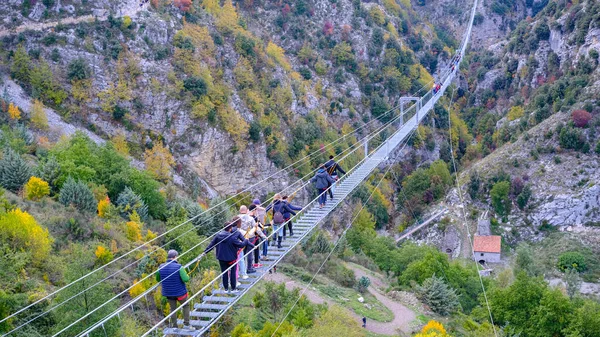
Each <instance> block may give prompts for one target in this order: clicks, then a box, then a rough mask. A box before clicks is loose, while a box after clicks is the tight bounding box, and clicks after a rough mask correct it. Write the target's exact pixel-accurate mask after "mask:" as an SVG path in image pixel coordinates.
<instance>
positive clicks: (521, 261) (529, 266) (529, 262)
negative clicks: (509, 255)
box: [515, 243, 540, 276]
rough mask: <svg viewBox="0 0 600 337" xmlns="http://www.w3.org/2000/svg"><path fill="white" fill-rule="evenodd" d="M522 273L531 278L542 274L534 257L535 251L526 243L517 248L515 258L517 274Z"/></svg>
mask: <svg viewBox="0 0 600 337" xmlns="http://www.w3.org/2000/svg"><path fill="white" fill-rule="evenodd" d="M521 271H523V272H525V273H527V275H529V276H538V275H539V274H540V270H539V268H538V266H537V265H536V262H535V258H534V256H533V250H532V249H531V246H529V245H528V244H526V243H522V244H520V245H519V246H518V247H517V254H516V258H515V272H516V273H519V272H521Z"/></svg>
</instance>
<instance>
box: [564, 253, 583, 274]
mask: <svg viewBox="0 0 600 337" xmlns="http://www.w3.org/2000/svg"><path fill="white" fill-rule="evenodd" d="M557 266H558V269H559V270H560V271H562V272H565V271H567V270H568V269H575V270H577V271H578V272H580V273H582V272H584V271H586V270H587V264H586V261H585V256H583V254H581V253H579V252H564V253H562V254H560V256H559V257H558V264H557Z"/></svg>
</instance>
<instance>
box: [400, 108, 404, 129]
mask: <svg viewBox="0 0 600 337" xmlns="http://www.w3.org/2000/svg"><path fill="white" fill-rule="evenodd" d="M402 125H404V104H400V126H402Z"/></svg>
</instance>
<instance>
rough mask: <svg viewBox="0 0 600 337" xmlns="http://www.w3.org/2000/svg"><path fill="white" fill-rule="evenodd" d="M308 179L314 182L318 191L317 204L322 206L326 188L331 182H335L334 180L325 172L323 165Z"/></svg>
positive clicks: (325, 198)
mask: <svg viewBox="0 0 600 337" xmlns="http://www.w3.org/2000/svg"><path fill="white" fill-rule="evenodd" d="M310 181H311V182H313V183H314V184H315V188H316V189H317V191H319V205H320V207H321V208H323V207H324V206H325V203H326V202H327V189H328V188H329V186H330V185H331V184H333V183H335V180H333V178H332V177H331V176H330V175H329V173H327V171H326V170H325V165H321V166H319V170H318V171H317V173H316V174H315V176H314V177H312V179H311V180H310Z"/></svg>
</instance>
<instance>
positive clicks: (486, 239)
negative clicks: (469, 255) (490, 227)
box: [473, 235, 502, 253]
mask: <svg viewBox="0 0 600 337" xmlns="http://www.w3.org/2000/svg"><path fill="white" fill-rule="evenodd" d="M501 242H502V238H501V237H500V236H498V235H486V236H478V235H476V236H475V240H473V250H474V251H476V252H484V253H500V251H501V246H502V244H501Z"/></svg>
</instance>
